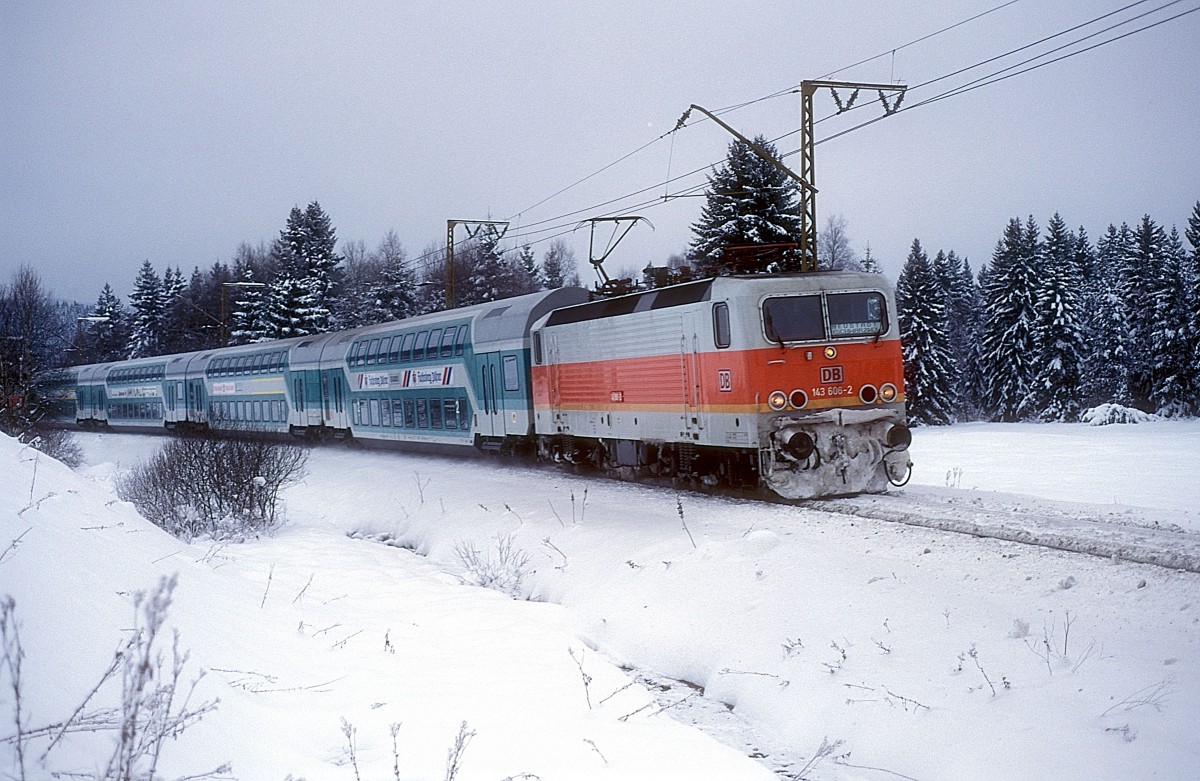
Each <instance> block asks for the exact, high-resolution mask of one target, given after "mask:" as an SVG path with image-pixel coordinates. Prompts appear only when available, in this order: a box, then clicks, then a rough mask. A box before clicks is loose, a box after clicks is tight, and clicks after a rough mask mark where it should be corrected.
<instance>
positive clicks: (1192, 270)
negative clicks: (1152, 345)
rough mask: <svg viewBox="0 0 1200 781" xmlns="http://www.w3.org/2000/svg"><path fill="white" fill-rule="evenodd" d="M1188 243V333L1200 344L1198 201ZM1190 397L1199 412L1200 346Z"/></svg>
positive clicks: (1187, 232)
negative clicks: (1189, 249)
mask: <svg viewBox="0 0 1200 781" xmlns="http://www.w3.org/2000/svg"><path fill="white" fill-rule="evenodd" d="M1184 235H1185V236H1186V237H1187V240H1188V243H1189V244H1191V245H1192V251H1191V253H1190V260H1191V263H1190V265H1189V268H1188V276H1189V278H1190V280H1191V281H1190V284H1189V286H1188V288H1189V291H1190V292H1189V294H1188V313H1189V314H1188V335H1189V338H1190V340H1191V343H1192V344H1193V345H1200V201H1197V202H1196V206H1195V207H1194V208H1193V209H1192V214H1191V216H1190V217H1188V224H1187V228H1186V229H1185V230H1184ZM1192 398H1193V399H1194V400H1195V404H1194V408H1195V409H1196V414H1200V348H1197V349H1194V350H1193V351H1192Z"/></svg>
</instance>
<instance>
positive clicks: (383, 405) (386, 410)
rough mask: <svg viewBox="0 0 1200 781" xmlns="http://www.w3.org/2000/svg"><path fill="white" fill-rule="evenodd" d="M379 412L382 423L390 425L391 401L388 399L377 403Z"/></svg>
mask: <svg viewBox="0 0 1200 781" xmlns="http://www.w3.org/2000/svg"><path fill="white" fill-rule="evenodd" d="M379 413H380V416H381V422H382V423H383V425H384V426H388V427H390V426H391V425H392V402H391V401H390V400H389V399H383V400H381V402H380V404H379Z"/></svg>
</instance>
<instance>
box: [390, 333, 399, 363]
mask: <svg viewBox="0 0 1200 781" xmlns="http://www.w3.org/2000/svg"><path fill="white" fill-rule="evenodd" d="M399 362H400V337H399V336H393V337H392V346H391V347H390V348H389V349H388V363H399Z"/></svg>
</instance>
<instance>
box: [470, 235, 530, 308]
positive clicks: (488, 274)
mask: <svg viewBox="0 0 1200 781" xmlns="http://www.w3.org/2000/svg"><path fill="white" fill-rule="evenodd" d="M455 254H456V257H455V260H458V258H457V254H458V253H455ZM463 256H464V257H463V259H464V261H468V269H467V273H466V275H464V276H460V275H458V274H456V275H455V278H456V279H457V280H458V285H457V288H456V290H455V305H456V306H468V305H470V304H481V303H484V302H487V301H499V300H500V299H502V298H509V297H511V296H514V295H517V292H518V290H519V284H518V282H519V281H518V277H517V273H516V269H515V268H514V267H513V265H512V263H511V262H510V261H509V260H508V259H507V258H505V257H504V253H503V252H502V251H501V250H500V233H499V232H498V231H497V230H496V229H495V227H494V226H491V225H484V226H483V228H482V229H481V230H480V231H479V233H478V234H476V236H475V240H474V241H473V242H472V243H471V244H470V245H469V246H468V248H467V249H466V251H465V252H464V253H463ZM457 270H458V266H457V264H455V271H456V272H457Z"/></svg>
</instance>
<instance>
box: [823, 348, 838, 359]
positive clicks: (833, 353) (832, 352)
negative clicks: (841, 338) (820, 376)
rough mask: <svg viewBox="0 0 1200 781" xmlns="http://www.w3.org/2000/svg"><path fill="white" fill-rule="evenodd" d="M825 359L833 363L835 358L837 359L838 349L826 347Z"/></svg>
mask: <svg viewBox="0 0 1200 781" xmlns="http://www.w3.org/2000/svg"><path fill="white" fill-rule="evenodd" d="M825 357H826V358H827V359H829V360H831V361H832V360H833V359H834V358H836V357H837V348H836V347H834V346H833V345H830V346H828V347H826V348H825Z"/></svg>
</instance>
